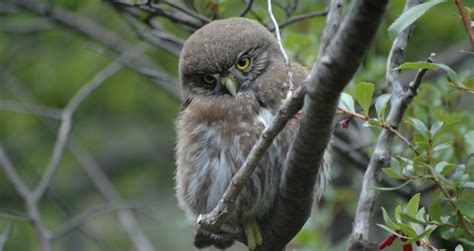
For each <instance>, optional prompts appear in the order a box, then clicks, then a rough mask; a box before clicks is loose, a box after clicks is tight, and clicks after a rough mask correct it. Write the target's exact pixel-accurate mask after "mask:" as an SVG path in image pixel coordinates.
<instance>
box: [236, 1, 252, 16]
mask: <svg viewBox="0 0 474 251" xmlns="http://www.w3.org/2000/svg"><path fill="white" fill-rule="evenodd" d="M245 1H246V3H245V7H244V8H243V9H242V10H241V11H240V13H239V17H243V16H245V15H246V14H247V13H248V12H249V11H250V10H251V9H252V5H253V0H245Z"/></svg>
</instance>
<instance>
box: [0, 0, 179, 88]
mask: <svg viewBox="0 0 474 251" xmlns="http://www.w3.org/2000/svg"><path fill="white" fill-rule="evenodd" d="M5 1H7V4H10V5H11V6H13V7H15V8H18V9H23V10H27V11H29V12H32V13H34V14H36V15H39V16H44V17H47V18H49V19H50V20H52V21H54V22H56V23H58V24H60V25H62V26H64V27H66V28H68V29H70V30H72V31H75V32H77V33H79V34H81V35H83V36H86V37H88V38H91V39H93V40H95V41H97V42H99V43H101V44H103V45H105V46H107V47H109V48H111V49H112V50H114V51H115V52H116V53H120V54H121V53H125V52H126V51H127V50H129V49H130V48H131V47H132V45H130V44H129V43H127V42H126V41H125V40H124V39H123V38H121V37H120V36H119V35H118V34H116V33H114V32H112V31H110V30H108V29H106V28H105V27H103V26H101V25H99V24H98V23H95V22H94V21H93V20H92V19H90V18H87V17H82V16H80V15H77V14H75V13H73V12H70V11H68V10H66V9H63V8H61V7H56V6H54V7H52V6H49V5H46V4H42V3H39V2H36V1H33V0H15V1H13V0H5ZM129 66H130V67H131V68H133V69H141V68H144V67H145V68H148V69H155V71H160V67H158V66H157V65H156V64H154V63H153V61H152V60H151V59H149V58H147V57H146V56H142V57H140V58H137V59H135V61H133V62H130V63H129ZM160 72H161V71H160ZM152 80H153V81H154V83H155V84H157V85H158V86H159V87H161V88H162V89H164V90H165V91H167V92H169V93H171V94H172V95H174V96H175V97H180V92H179V88H178V85H177V81H176V80H174V79H173V78H171V77H170V76H169V75H168V74H166V73H164V72H161V74H160V76H159V78H157V79H152Z"/></svg>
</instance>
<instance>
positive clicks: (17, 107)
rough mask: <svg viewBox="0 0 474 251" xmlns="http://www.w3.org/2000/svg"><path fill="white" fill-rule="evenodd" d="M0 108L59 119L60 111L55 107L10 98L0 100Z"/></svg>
mask: <svg viewBox="0 0 474 251" xmlns="http://www.w3.org/2000/svg"><path fill="white" fill-rule="evenodd" d="M0 110H4V111H9V112H16V113H26V114H34V115H38V116H42V117H46V118H52V119H56V120H61V113H62V111H61V110H60V109H57V108H51V107H47V106H42V105H36V104H27V103H19V102H16V101H11V100H0Z"/></svg>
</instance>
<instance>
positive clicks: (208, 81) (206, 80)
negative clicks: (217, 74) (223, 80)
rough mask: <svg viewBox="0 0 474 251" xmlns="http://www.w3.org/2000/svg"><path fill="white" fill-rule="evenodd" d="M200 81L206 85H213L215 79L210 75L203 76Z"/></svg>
mask: <svg viewBox="0 0 474 251" xmlns="http://www.w3.org/2000/svg"><path fill="white" fill-rule="evenodd" d="M202 80H204V83H206V84H208V85H213V84H214V83H215V82H216V79H215V78H214V77H213V76H211V75H203V76H202Z"/></svg>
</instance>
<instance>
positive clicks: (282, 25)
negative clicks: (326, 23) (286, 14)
mask: <svg viewBox="0 0 474 251" xmlns="http://www.w3.org/2000/svg"><path fill="white" fill-rule="evenodd" d="M328 13H329V8H328V9H325V10H323V11H315V12H310V13H304V14H301V15H297V16H293V17H291V18H288V20H286V21H284V22H282V23H280V24H279V25H278V27H279V28H280V29H283V28H285V27H286V26H288V25H290V24H293V23H296V22H299V21H302V20H305V19H309V18H313V17H323V16H326V15H327V14H328ZM274 30H275V26H273V27H272V28H271V29H270V31H274Z"/></svg>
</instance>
